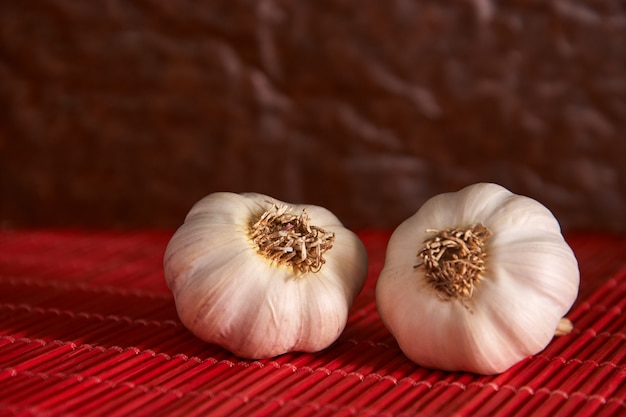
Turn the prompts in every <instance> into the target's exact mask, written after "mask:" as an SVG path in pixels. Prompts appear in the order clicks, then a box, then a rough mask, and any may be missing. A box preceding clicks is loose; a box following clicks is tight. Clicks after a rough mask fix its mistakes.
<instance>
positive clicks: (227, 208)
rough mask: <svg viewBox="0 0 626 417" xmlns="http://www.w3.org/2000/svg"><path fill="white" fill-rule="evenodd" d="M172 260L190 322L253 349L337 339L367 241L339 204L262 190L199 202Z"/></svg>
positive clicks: (248, 353) (233, 346)
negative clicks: (293, 201)
mask: <svg viewBox="0 0 626 417" xmlns="http://www.w3.org/2000/svg"><path fill="white" fill-rule="evenodd" d="M163 263H164V273H165V279H166V282H167V284H168V286H169V288H170V289H171V291H172V293H173V294H174V298H175V303H176V308H177V311H178V315H179V318H180V320H181V321H182V323H183V324H184V325H185V326H186V327H187V328H188V329H189V330H191V332H192V333H194V334H195V335H196V336H197V337H198V338H200V339H203V340H205V341H207V342H210V343H215V344H218V345H220V346H222V347H224V348H226V349H228V350H230V351H231V352H233V353H234V354H236V355H238V356H241V357H245V358H266V357H272V356H276V355H279V354H282V353H285V352H289V351H304V352H314V351H319V350H321V349H323V348H325V347H327V346H329V345H330V344H331V343H332V342H334V341H335V340H336V339H337V338H338V337H339V335H340V334H341V332H342V331H343V329H344V327H345V325H346V322H347V318H348V310H349V308H350V306H351V304H352V302H353V301H354V298H355V297H356V295H357V293H358V292H359V291H360V290H361V288H362V287H363V284H364V282H365V278H366V276H367V254H366V252H365V248H364V246H363V244H362V243H361V241H360V240H359V238H358V237H357V236H356V235H355V234H354V233H352V232H351V231H349V230H348V229H346V228H344V227H343V225H342V224H341V222H340V221H339V220H338V219H337V218H336V217H335V216H334V215H333V214H332V213H331V212H330V211H328V210H326V209H324V208H322V207H318V206H311V205H309V206H304V205H288V204H285V203H283V202H281V201H278V200H274V199H271V198H270V197H268V196H265V195H262V194H254V193H247V194H235V193H224V192H222V193H214V194H211V195H209V196H207V197H205V198H204V199H202V200H200V201H199V202H197V203H196V204H195V205H194V206H193V207H192V209H191V211H190V212H189V214H188V215H187V217H186V219H185V222H184V223H183V225H182V226H181V227H180V228H179V229H178V230H177V231H176V233H175V234H174V236H173V237H172V238H171V240H170V242H169V243H168V246H167V248H166V251H165V256H164V261H163Z"/></svg>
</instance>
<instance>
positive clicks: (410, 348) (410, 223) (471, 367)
mask: <svg viewBox="0 0 626 417" xmlns="http://www.w3.org/2000/svg"><path fill="white" fill-rule="evenodd" d="M578 285H579V271H578V263H577V261H576V258H575V256H574V254H573V252H572V250H571V249H570V247H569V246H568V245H567V243H566V242H565V240H564V239H563V236H562V234H561V230H560V226H559V224H558V222H557V220H556V219H555V217H554V216H553V215H552V213H551V212H550V211H549V210H548V209H547V208H546V207H544V206H543V205H541V204H540V203H538V202H537V201H535V200H533V199H531V198H528V197H524V196H519V195H515V194H513V193H511V192H510V191H508V190H507V189H505V188H503V187H501V186H499V185H496V184H489V183H481V184H475V185H472V186H469V187H466V188H464V189H462V190H461V191H459V192H456V193H446V194H441V195H438V196H435V197H433V198H432V199H430V200H428V201H427V202H426V203H425V204H424V205H423V206H422V207H421V208H420V209H419V210H418V211H417V213H415V214H414V215H413V216H412V217H410V218H409V219H407V220H406V221H404V222H403V223H402V224H401V225H400V226H398V228H397V229H396V230H395V231H394V233H393V234H392V236H391V238H390V241H389V244H388V248H387V254H386V258H385V264H384V267H383V270H382V272H381V274H380V276H379V279H378V282H377V287H376V301H377V306H378V310H379V313H380V316H381V318H382V320H383V322H384V324H385V326H386V327H387V328H388V329H389V331H390V332H391V333H392V335H393V336H394V337H395V338H396V339H397V341H398V344H399V347H400V349H401V350H402V351H403V352H404V353H405V354H406V356H407V357H408V358H410V359H411V360H413V361H414V362H416V363H417V364H419V365H422V366H425V367H430V368H437V369H443V370H463V371H469V372H475V373H480V374H493V373H499V372H502V371H504V370H506V369H508V368H509V367H511V366H512V365H514V364H515V363H517V362H519V361H520V360H522V359H523V358H525V357H527V356H530V355H533V354H536V353H537V352H539V351H541V350H543V349H544V348H545V347H546V345H547V344H548V343H549V342H550V340H551V339H552V338H553V336H554V334H555V331H556V329H557V327H558V326H559V323H561V324H563V323H565V324H567V322H563V321H561V318H562V317H563V315H564V314H565V313H566V312H567V311H568V310H569V309H570V307H571V306H572V304H573V302H574V301H575V299H576V296H577V293H578Z"/></svg>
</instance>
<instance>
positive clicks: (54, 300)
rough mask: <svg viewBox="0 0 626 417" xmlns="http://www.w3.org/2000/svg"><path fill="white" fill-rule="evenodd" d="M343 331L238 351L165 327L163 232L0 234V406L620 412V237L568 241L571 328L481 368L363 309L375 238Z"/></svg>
mask: <svg viewBox="0 0 626 417" xmlns="http://www.w3.org/2000/svg"><path fill="white" fill-rule="evenodd" d="M359 235H360V237H361V238H362V239H363V241H364V243H365V246H366V248H367V250H368V253H369V256H370V271H369V277H368V281H367V283H366V286H365V288H364V290H363V291H362V292H361V294H360V295H359V296H358V298H357V300H356V302H355V304H354V306H353V309H352V311H351V315H350V318H349V321H348V325H347V327H346V330H345V332H344V333H343V335H342V336H341V337H340V339H339V340H338V341H337V342H336V343H335V344H333V345H332V346H331V347H330V348H328V349H326V350H324V351H323V352H319V353H316V354H302V353H289V354H285V355H282V356H279V357H276V358H272V359H268V360H261V361H249V360H241V359H239V358H237V357H235V356H233V355H231V354H230V353H229V352H227V351H225V350H223V349H221V348H219V347H217V346H213V345H208V344H206V343H203V342H201V341H200V340H198V339H196V338H194V337H193V336H192V335H191V334H190V333H189V332H188V331H187V330H186V329H185V328H184V327H183V326H182V325H181V324H180V322H179V321H178V319H177V316H176V311H175V307H174V302H173V298H172V296H171V294H170V293H169V291H168V289H167V287H166V285H165V283H164V280H163V275H162V267H161V262H162V256H163V252H164V249H165V245H166V244H167V241H168V240H169V238H170V236H171V233H170V232H153V231H137V232H124V233H122V232H106V231H99V232H95V231H80V230H75V231H68V230H61V231H56V230H43V231H37V230H34V231H3V232H0V415H2V416H4V415H9V416H10V415H20V416H21V415H46V416H47V415H76V416H90V415H106V416H119V415H138V416H140V415H149V416H159V415H184V416H194V415H207V414H209V412H212V413H213V414H211V415H228V416H232V417H235V416H250V415H259V416H261V415H272V416H290V417H295V416H301V415H346V416H351V415H358V416H374V415H380V416H400V415H420V416H431V415H457V416H464V415H472V416H479V415H490V416H494V415H506V416H510V415H524V416H525V415H530V414H533V415H540V416H557V415H563V416H571V415H581V416H590V415H594V416H595V415H600V416H604V415H625V414H626V402H625V401H626V384H625V380H626V367H625V364H626V332H625V329H626V317H625V315H624V313H623V310H624V307H625V305H626V236H616V235H606V234H592V233H578V234H571V235H568V236H567V239H568V241H569V243H570V244H571V245H572V248H573V249H574V252H575V253H576V256H577V257H578V260H579V263H580V268H581V277H582V282H581V290H580V296H579V298H578V300H577V302H576V304H575V305H574V307H573V309H572V311H571V312H570V314H569V315H568V317H570V318H571V319H572V321H573V322H574V325H575V330H574V331H573V333H572V334H570V335H568V336H565V337H561V338H556V339H554V340H553V341H552V343H550V345H548V347H547V348H546V349H545V350H544V351H543V352H541V353H539V354H538V355H536V356H534V357H531V358H528V359H526V360H524V361H522V362H521V363H519V364H518V365H516V366H514V367H513V368H512V369H510V370H509V371H507V372H505V373H503V374H500V375H496V376H478V375H473V374H468V373H461V372H459V373H450V372H441V371H433V370H428V369H424V368H421V367H418V366H416V365H414V364H413V363H411V362H410V361H409V360H408V359H406V357H405V356H404V355H403V354H402V353H401V352H400V350H399V349H398V346H397V344H396V342H395V341H394V339H393V338H392V337H391V336H390V334H389V333H388V332H387V331H386V329H385V328H384V326H383V325H382V322H381V321H380V318H379V316H378V314H377V311H376V305H375V301H374V288H375V283H376V277H377V276H378V273H379V272H380V269H381V268H382V263H383V260H384V254H385V247H386V243H387V240H388V238H389V233H388V232H385V231H380V232H378V231H373V232H361V233H359Z"/></svg>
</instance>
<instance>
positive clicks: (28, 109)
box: [0, 0, 626, 231]
mask: <svg viewBox="0 0 626 417" xmlns="http://www.w3.org/2000/svg"><path fill="white" fill-rule="evenodd" d="M625 45H626V5H625V3H624V2H623V1H614V0H597V1H582V0H554V1H532V0H531V1H528V0H524V1H521V0H520V1H509V2H495V1H490V0H474V1H471V0H465V1H449V2H442V1H435V0H431V1H421V0H395V1H362V0H352V1H309V2H307V1H296V0H291V1H290V0H283V1H280V0H276V1H274V0H265V1H251V0H250V1H243V0H223V1H169V0H140V1H125V0H109V1H100V2H92V1H74V0H33V1H21V2H20V1H4V2H2V3H0V103H1V105H2V111H1V112H0V192H1V195H2V197H1V198H0V225H1V226H4V227H37V226H91V227H175V226H177V225H178V224H180V222H181V221H182V218H183V216H184V215H185V213H186V212H187V211H188V209H189V208H190V206H191V205H192V204H193V203H194V202H195V201H196V200H198V199H199V198H201V197H202V196H204V195H206V194H208V193H210V192H213V191H236V192H240V191H257V192H263V193H267V194H270V195H272V196H274V197H276V198H280V199H283V200H287V201H291V202H308V203H314V204H319V205H323V206H326V207H327V208H329V209H331V210H332V211H333V212H335V213H336V214H337V215H338V216H339V217H340V219H341V220H342V221H343V222H344V223H346V224H347V225H348V226H350V227H353V228H373V227H394V226H395V225H397V224H398V223H399V222H401V221H402V220H403V219H404V218H406V217H408V216H409V215H411V214H413V213H414V212H415V211H416V210H417V208H418V207H419V206H420V204H422V203H423V202H424V201H425V200H426V199H427V198H429V197H431V196H432V195H434V194H437V193H440V192H446V191H453V190H457V189H459V188H461V187H463V186H465V185H468V184H470V183H473V182H478V181H493V182H498V183H500V184H502V185H504V186H506V187H508V188H510V189H511V190H512V191H514V192H516V193H521V194H526V195H529V196H531V197H533V198H536V199H538V200H539V201H541V202H542V203H544V204H545V205H547V206H548V207H549V208H550V209H551V210H552V211H553V212H554V213H555V214H556V216H557V218H558V219H559V220H560V222H561V224H562V226H563V228H564V229H567V230H569V229H591V228H592V229H605V230H621V231H623V230H626V216H625V214H624V213H626V138H625V137H624V135H625V134H624V132H625V131H626V129H625V128H626V48H625V47H624V46H625Z"/></svg>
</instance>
